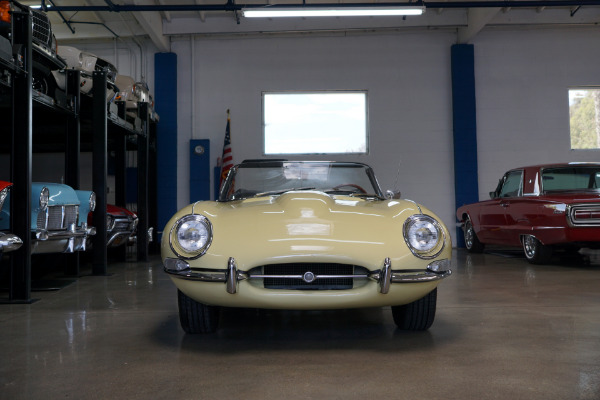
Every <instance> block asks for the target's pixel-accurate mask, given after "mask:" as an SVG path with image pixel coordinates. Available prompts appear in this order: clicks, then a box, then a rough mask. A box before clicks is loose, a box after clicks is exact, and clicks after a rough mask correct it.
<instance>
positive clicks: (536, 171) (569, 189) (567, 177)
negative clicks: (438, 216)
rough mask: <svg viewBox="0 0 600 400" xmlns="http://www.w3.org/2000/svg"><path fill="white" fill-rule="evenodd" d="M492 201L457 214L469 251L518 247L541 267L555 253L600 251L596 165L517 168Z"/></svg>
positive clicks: (599, 188)
mask: <svg viewBox="0 0 600 400" xmlns="http://www.w3.org/2000/svg"><path fill="white" fill-rule="evenodd" d="M490 197H491V200H486V201H481V202H479V203H474V204H468V205H463V206H462V207H459V208H458V210H457V212H456V216H457V218H458V220H459V221H460V222H461V224H462V227H463V231H464V234H465V245H466V247H467V249H468V250H469V251H470V252H473V253H477V252H482V251H483V249H484V246H485V245H486V244H496V245H503V246H522V247H523V251H524V252H525V257H526V258H527V260H528V261H529V262H531V263H533V264H543V263H547V262H548V261H549V260H550V258H551V256H552V254H553V252H554V250H558V249H561V250H567V251H578V250H579V249H581V248H600V163H568V164H549V165H536V166H530V167H523V168H516V169H513V170H510V171H508V172H507V173H506V174H504V176H503V177H502V179H500V182H499V183H498V187H497V188H496V190H495V191H493V192H490Z"/></svg>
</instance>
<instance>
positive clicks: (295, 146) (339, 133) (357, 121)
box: [263, 91, 368, 154]
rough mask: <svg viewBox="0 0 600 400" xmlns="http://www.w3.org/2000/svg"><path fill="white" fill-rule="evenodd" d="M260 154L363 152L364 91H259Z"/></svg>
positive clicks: (365, 129) (365, 131) (365, 142)
mask: <svg viewBox="0 0 600 400" xmlns="http://www.w3.org/2000/svg"><path fill="white" fill-rule="evenodd" d="M263 134H264V154H367V153H368V113H367V92H365V91H357V92H350V91H328V92H283V93H263Z"/></svg>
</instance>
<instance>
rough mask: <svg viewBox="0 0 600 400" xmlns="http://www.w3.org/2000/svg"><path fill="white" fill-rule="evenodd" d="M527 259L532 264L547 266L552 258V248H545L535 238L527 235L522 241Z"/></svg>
mask: <svg viewBox="0 0 600 400" xmlns="http://www.w3.org/2000/svg"><path fill="white" fill-rule="evenodd" d="M521 241H522V242H523V252H524V253H525V258H527V261H529V262H530V263H532V264H547V263H548V262H550V259H551V258H552V248H551V247H549V246H545V245H543V244H542V242H540V241H539V240H537V239H536V238H535V237H534V236H531V235H525V236H523V238H522V239H521Z"/></svg>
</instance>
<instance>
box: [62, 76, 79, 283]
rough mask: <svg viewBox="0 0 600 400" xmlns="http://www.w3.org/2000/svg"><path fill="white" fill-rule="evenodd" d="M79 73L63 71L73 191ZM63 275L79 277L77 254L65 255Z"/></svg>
mask: <svg viewBox="0 0 600 400" xmlns="http://www.w3.org/2000/svg"><path fill="white" fill-rule="evenodd" d="M80 75H81V74H80V72H79V71H78V70H75V69H67V70H65V81H66V88H65V92H66V95H67V98H68V99H70V100H72V104H73V114H72V115H69V116H68V117H67V126H66V128H67V138H66V145H65V147H66V149H65V183H66V184H67V185H69V186H71V187H72V188H73V189H75V190H78V189H80V173H79V164H80V149H81V137H80V136H81V127H80V124H79V108H80V100H81V97H80V96H81V94H80V93H81V92H80V90H79V83H80ZM65 258H66V259H65V274H67V275H72V276H79V252H75V253H74V254H66V255H65Z"/></svg>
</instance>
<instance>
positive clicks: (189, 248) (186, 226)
mask: <svg viewBox="0 0 600 400" xmlns="http://www.w3.org/2000/svg"><path fill="white" fill-rule="evenodd" d="M211 242H212V224H211V223H210V221H209V220H208V218H206V217H205V216H203V215H186V216H184V217H182V218H180V219H179V220H178V221H177V222H176V223H175V225H173V228H171V232H170V234H169V243H170V245H171V249H172V250H173V252H174V253H175V254H177V255H178V256H179V257H182V258H185V259H194V258H198V257H200V256H202V255H203V254H204V253H206V250H208V248H209V247H210V244H211Z"/></svg>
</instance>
